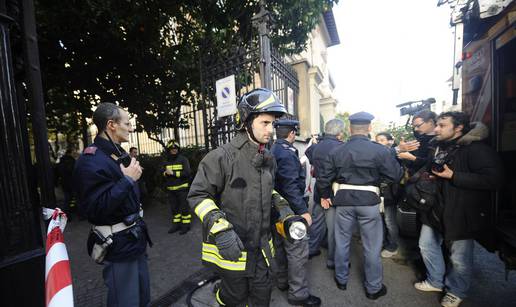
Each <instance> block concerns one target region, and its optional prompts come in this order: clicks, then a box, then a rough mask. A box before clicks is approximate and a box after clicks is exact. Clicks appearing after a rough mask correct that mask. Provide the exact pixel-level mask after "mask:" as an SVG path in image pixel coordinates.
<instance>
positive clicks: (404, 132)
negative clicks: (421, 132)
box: [386, 122, 414, 143]
mask: <svg viewBox="0 0 516 307" xmlns="http://www.w3.org/2000/svg"><path fill="white" fill-rule="evenodd" d="M386 132H388V133H390V134H391V135H392V137H393V138H394V140H395V142H396V143H399V142H400V140H405V141H409V140H411V139H413V138H414V133H413V132H412V129H411V128H410V126H406V125H402V126H396V123H394V122H390V123H389V128H388V129H387V130H386Z"/></svg>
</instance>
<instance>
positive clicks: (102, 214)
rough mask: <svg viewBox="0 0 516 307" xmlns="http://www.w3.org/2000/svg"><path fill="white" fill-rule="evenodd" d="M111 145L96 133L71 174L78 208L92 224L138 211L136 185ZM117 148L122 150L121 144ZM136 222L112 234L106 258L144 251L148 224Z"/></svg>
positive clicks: (127, 256)
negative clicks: (130, 226) (124, 171)
mask: <svg viewBox="0 0 516 307" xmlns="http://www.w3.org/2000/svg"><path fill="white" fill-rule="evenodd" d="M114 146H115V145H113V144H112V143H111V142H109V141H108V140H106V139H104V138H101V137H98V136H97V137H96V138H95V141H94V143H93V144H92V145H90V146H89V147H87V148H86V149H85V150H84V152H83V153H82V154H81V156H80V157H79V159H78V160H77V162H76V163H75V170H74V175H73V177H74V185H75V187H76V189H77V200H78V204H79V210H80V211H81V212H82V214H83V215H85V216H86V217H87V218H88V221H89V222H90V223H91V224H93V225H114V224H117V223H120V222H122V221H123V220H124V218H126V217H128V216H134V215H135V214H136V215H137V214H138V213H139V211H140V191H139V189H138V184H137V183H136V182H134V181H132V180H131V179H129V178H127V177H126V176H124V174H123V173H122V171H121V169H120V164H119V162H118V161H117V160H115V158H116V157H117V156H118V151H117V150H115V147H114ZM116 146H119V145H118V144H117V145H116ZM119 151H120V152H122V153H123V152H125V151H124V149H123V148H122V147H119ZM136 224H137V226H135V227H132V228H131V229H127V230H124V231H121V232H118V233H116V234H114V235H113V245H111V246H110V247H109V251H108V254H107V255H106V260H107V261H128V260H132V259H134V258H136V257H138V256H139V255H141V254H143V253H145V250H146V246H147V241H149V242H150V238H149V237H148V233H147V227H146V225H145V223H144V222H143V219H138V220H137V221H136Z"/></svg>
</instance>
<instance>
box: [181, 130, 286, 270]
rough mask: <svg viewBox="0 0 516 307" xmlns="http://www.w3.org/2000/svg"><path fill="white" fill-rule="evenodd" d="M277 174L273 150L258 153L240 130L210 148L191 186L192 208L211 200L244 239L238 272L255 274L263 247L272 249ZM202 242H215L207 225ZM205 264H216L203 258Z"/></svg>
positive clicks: (190, 200)
mask: <svg viewBox="0 0 516 307" xmlns="http://www.w3.org/2000/svg"><path fill="white" fill-rule="evenodd" d="M275 173H276V162H275V160H274V157H273V156H272V155H271V154H270V152H269V151H267V150H265V151H263V152H261V153H259V147H258V145H256V144H255V143H253V142H251V141H250V139H249V137H248V136H247V134H245V133H238V134H237V135H236V136H235V137H234V138H233V139H232V140H231V142H229V143H227V144H224V145H222V146H220V147H218V148H216V149H214V150H212V151H210V152H209V153H208V154H207V155H206V156H205V157H204V158H203V159H202V161H201V163H200V164H199V168H198V170H197V174H196V175H195V178H194V180H193V182H192V185H191V187H190V192H189V193H188V203H189V205H190V207H191V208H192V210H194V211H195V208H196V207H197V206H198V205H199V204H201V203H202V202H203V201H205V200H207V199H211V200H212V201H213V202H215V204H216V206H217V207H218V208H219V209H220V211H222V212H224V214H225V215H226V219H227V220H228V222H230V223H231V224H232V225H233V227H234V228H233V229H234V230H235V232H236V234H237V235H238V237H239V238H240V240H242V243H243V244H244V251H245V252H247V259H246V271H245V272H241V273H239V274H244V275H246V276H253V275H254V268H255V267H256V261H258V260H259V259H260V258H259V257H260V256H261V252H260V249H261V250H265V249H267V250H268V249H270V245H269V240H271V238H272V236H271V227H270V226H271V208H272V205H271V202H272V200H271V199H272V191H273V188H274V179H275ZM196 214H197V212H196ZM203 241H204V243H208V244H214V240H213V238H212V236H208V229H206V228H204V229H203ZM203 256H204V250H203ZM203 263H204V264H205V265H207V266H211V267H216V265H214V264H213V263H211V262H208V261H204V258H203ZM220 268H222V269H224V268H223V267H220Z"/></svg>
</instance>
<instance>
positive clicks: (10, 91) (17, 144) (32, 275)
mask: <svg viewBox="0 0 516 307" xmlns="http://www.w3.org/2000/svg"><path fill="white" fill-rule="evenodd" d="M12 22H13V20H12V19H11V18H9V17H7V16H6V15H4V14H3V13H2V12H0V155H1V158H0V182H1V183H2V184H1V185H0V199H1V200H2V201H1V202H0V241H1V242H2V243H1V244H0V296H1V297H2V306H44V304H45V294H44V285H45V250H44V248H43V241H42V235H41V225H40V223H39V221H40V219H41V218H40V217H39V216H37V215H38V213H39V212H40V211H39V210H36V209H35V206H36V205H37V204H36V203H33V202H31V197H30V193H29V191H30V190H29V185H28V180H29V178H28V173H29V172H28V169H27V168H28V167H30V165H27V164H26V161H27V160H26V158H25V155H26V154H27V153H26V151H25V148H24V142H23V138H24V136H23V135H24V134H23V133H22V127H23V125H22V123H21V120H20V119H21V116H25V114H19V107H18V103H19V102H18V101H17V97H16V91H15V82H14V77H13V66H12V61H11V58H12V55H11V47H10V39H9V26H10V24H12Z"/></svg>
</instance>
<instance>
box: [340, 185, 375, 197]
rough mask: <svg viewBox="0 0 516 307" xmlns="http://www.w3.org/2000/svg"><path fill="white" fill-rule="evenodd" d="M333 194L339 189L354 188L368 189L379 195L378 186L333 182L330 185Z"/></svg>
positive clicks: (357, 189) (359, 189)
mask: <svg viewBox="0 0 516 307" xmlns="http://www.w3.org/2000/svg"><path fill="white" fill-rule="evenodd" d="M332 189H333V194H334V195H335V194H337V191H339V190H356V191H368V192H373V193H375V194H376V195H378V196H380V188H379V187H376V186H374V185H354V184H345V183H337V182H334V183H333V185H332Z"/></svg>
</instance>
